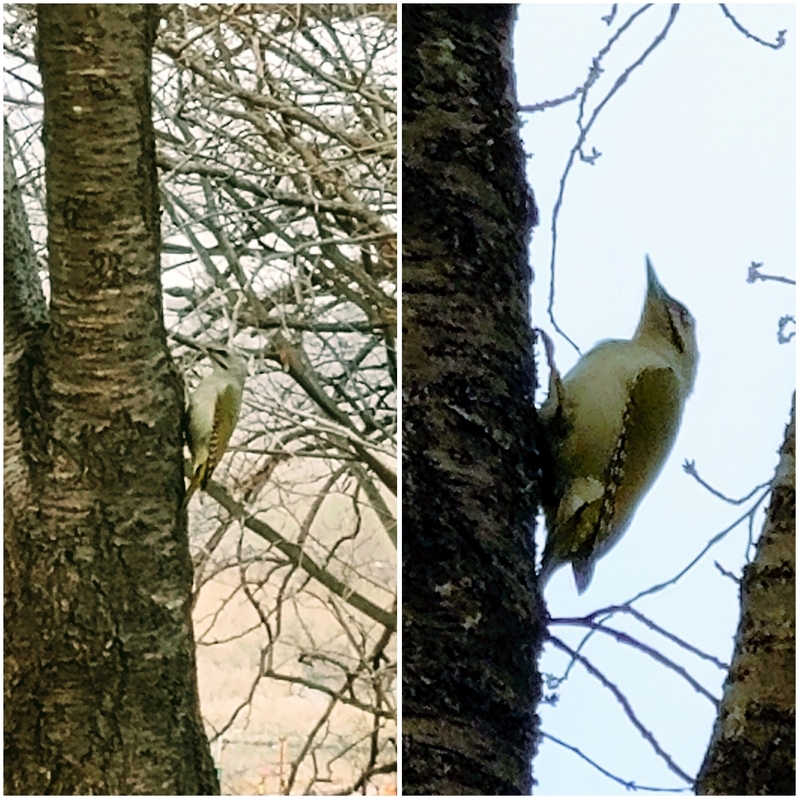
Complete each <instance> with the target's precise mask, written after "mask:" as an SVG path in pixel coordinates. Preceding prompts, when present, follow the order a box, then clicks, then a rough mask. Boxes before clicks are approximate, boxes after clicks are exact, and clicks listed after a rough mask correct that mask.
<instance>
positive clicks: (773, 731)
mask: <svg viewBox="0 0 800 800" xmlns="http://www.w3.org/2000/svg"><path fill="white" fill-rule="evenodd" d="M795 563H796V562H795V408H794V403H793V404H792V416H791V420H790V422H789V425H788V427H787V429H786V437H785V441H784V443H783V447H782V448H781V453H780V462H779V464H778V470H777V473H776V475H775V480H774V483H773V488H772V499H771V501H770V506H769V511H768V512H767V518H766V520H765V522H764V530H763V532H762V534H761V538H760V539H759V541H758V548H757V551H756V557H755V559H754V560H753V563H752V564H750V565H749V566H748V567H747V569H746V570H745V573H744V577H743V578H742V587H741V605H742V613H741V619H740V622H739V630H738V632H737V634H736V648H735V650H734V654H733V662H732V664H731V669H730V673H729V674H728V680H727V682H726V683H725V690H724V693H723V697H722V703H721V705H720V709H719V715H718V717H717V722H716V725H715V726H714V733H713V735H712V737H711V744H710V745H709V749H708V752H707V753H706V757H705V761H704V762H703V766H702V767H701V769H700V775H699V777H698V779H697V793H698V794H713V795H732V794H736V795H794V794H795V793H796V792H795V789H796V785H795V781H796V775H795V704H796V698H795V668H796V665H795V659H796V652H797V647H796V637H795V629H796V612H795V608H796V606H795V602H796V601H795V586H796V579H795V574H796V567H795Z"/></svg>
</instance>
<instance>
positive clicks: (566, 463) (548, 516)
mask: <svg viewBox="0 0 800 800" xmlns="http://www.w3.org/2000/svg"><path fill="white" fill-rule="evenodd" d="M646 265H647V294H646V296H645V301H644V310H643V311H642V316H641V319H640V320H639V326H638V327H637V329H636V333H635V334H634V335H633V338H632V339H629V340H619V339H612V340H608V341H604V342H600V343H599V344H597V345H596V346H595V347H594V348H593V349H592V350H590V351H589V352H588V353H586V354H585V355H584V356H583V357H582V358H581V359H580V360H579V361H578V363H577V364H576V365H575V366H574V367H573V368H572V369H571V370H570V372H569V373H568V374H567V376H566V377H565V378H564V380H563V381H562V380H561V378H560V377H559V375H558V372H557V371H556V370H555V369H554V368H553V365H552V363H551V369H550V393H549V396H548V398H547V400H546V401H545V403H544V405H543V406H542V408H541V411H540V416H541V420H542V422H543V425H544V432H545V443H546V445H547V446H548V447H549V450H550V455H551V456H552V461H551V463H552V465H553V474H552V480H551V482H550V483H549V484H548V485H546V486H545V487H544V492H543V494H544V499H543V508H544V513H545V521H546V524H547V542H546V544H545V548H544V554H543V556H542V566H541V569H540V572H539V585H540V587H541V588H544V585H545V583H546V581H547V580H548V579H549V577H550V576H551V575H552V573H553V572H554V571H555V570H556V569H558V567H560V566H562V565H563V564H566V563H570V564H571V565H572V572H573V574H574V577H575V585H576V587H577V589H578V593H579V594H583V592H584V591H586V588H587V586H588V585H589V582H590V581H591V579H592V573H593V572H594V565H595V563H596V562H597V560H598V559H599V558H600V557H601V556H602V555H604V554H605V553H607V552H608V551H609V550H610V549H611V548H612V547H613V546H614V545H615V544H616V543H617V541H618V540H619V539H620V537H621V536H622V534H623V533H625V530H626V529H627V528H628V526H629V525H630V523H631V520H632V519H633V515H634V513H635V511H636V507H637V506H638V505H639V503H640V502H641V500H642V498H643V497H644V496H645V494H647V491H648V490H649V489H650V487H651V486H652V484H653V482H654V481H655V479H656V477H657V476H658V473H659V472H660V471H661V468H662V467H663V465H664V462H665V461H666V458H667V456H668V455H669V452H670V450H671V449H672V445H673V444H674V442H675V438H676V436H677V434H678V429H679V427H680V424H681V417H682V416H683V409H684V405H685V403H686V399H687V397H688V396H689V394H690V393H691V391H692V387H693V385H694V379H695V373H696V372H697V358H698V354H697V343H696V338H695V322H694V318H693V317H692V315H691V314H690V313H689V311H688V309H687V308H686V306H684V305H683V304H682V303H679V302H678V301H677V300H675V299H674V298H673V297H671V296H670V295H669V294H667V292H666V290H665V289H664V287H663V286H662V285H661V283H660V282H659V280H658V277H657V276H656V273H655V270H654V269H653V265H652V264H651V263H650V258H649V256H648V257H647V258H646ZM548 355H549V356H551V350H550V348H548Z"/></svg>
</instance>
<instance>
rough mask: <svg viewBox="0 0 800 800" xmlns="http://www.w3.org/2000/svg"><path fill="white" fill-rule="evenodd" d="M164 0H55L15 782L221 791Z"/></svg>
mask: <svg viewBox="0 0 800 800" xmlns="http://www.w3.org/2000/svg"><path fill="white" fill-rule="evenodd" d="M157 8H158V7H157V6H142V5H42V6H39V34H38V35H39V40H38V58H39V65H40V68H41V73H42V79H43V90H44V97H45V111H44V144H45V152H46V179H47V216H48V234H49V239H48V245H49V259H50V288H51V302H50V309H49V319H48V321H47V325H46V326H44V327H43V329H40V328H37V327H36V326H35V325H34V324H32V320H33V319H34V318H35V317H36V314H35V313H33V312H32V310H31V308H30V305H31V303H33V304H34V305H36V304H37V303H38V305H39V306H41V300H39V301H37V300H36V299H35V297H34V298H32V297H31V295H30V293H29V292H26V290H25V282H24V279H23V278H21V277H20V271H19V269H17V271H16V272H15V273H14V274H13V275H12V276H9V273H8V262H7V263H6V337H7V338H6V345H7V348H8V347H9V345H10V344H13V348H14V349H13V351H11V352H10V351H9V350H8V349H7V351H6V355H7V362H6V370H7V371H6V397H5V400H6V417H5V424H6V435H7V436H8V435H9V433H10V434H11V443H12V450H11V455H12V459H11V461H10V462H9V455H8V451H7V456H6V486H5V500H6V505H5V512H6V513H5V591H6V599H5V792H6V794H37V795H42V794H112V795H113V794H159V795H163V794H167V795H173V794H210V793H216V792H217V791H218V786H217V781H216V776H215V772H214V766H213V762H212V760H211V757H210V753H209V748H208V742H207V739H206V736H205V733H204V731H203V725H202V721H201V719H200V712H199V705H198V694H197V678H196V670H195V659H194V641H193V632H192V621H191V615H190V614H191V611H190V608H191V606H190V603H191V589H192V566H191V560H190V558H189V547H188V539H187V535H186V529H185V522H184V520H182V519H181V518H180V505H181V498H182V495H183V477H182V475H183V463H182V462H183V459H182V444H181V434H180V419H181V412H182V406H183V392H182V385H181V381H180V378H179V377H178V375H177V373H176V371H175V369H174V366H173V364H172V361H171V358H170V355H169V351H168V349H167V346H166V336H165V330H164V323H163V318H162V301H161V281H160V265H159V249H160V241H159V209H158V183H157V176H156V167H155V146H154V134H153V126H152V119H151V115H150V55H151V49H152V45H153V40H154V37H155V32H156V27H157V22H158V20H157V16H156V14H157ZM18 244H19V242H18ZM23 260H24V259H23ZM28 269H29V270H31V271H32V270H34V264H33V262H32V259H31V260H30V262H29V263H28ZM9 286H11V288H12V289H13V293H12V295H11V297H9V293H8V290H9ZM9 303H10V304H11V305H12V306H14V307H13V309H12V310H13V315H12V316H11V318H9V314H8V307H9ZM9 355H10V356H11V357H10V358H9ZM9 390H10V392H11V396H9Z"/></svg>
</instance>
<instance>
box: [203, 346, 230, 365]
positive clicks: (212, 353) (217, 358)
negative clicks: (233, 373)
mask: <svg viewBox="0 0 800 800" xmlns="http://www.w3.org/2000/svg"><path fill="white" fill-rule="evenodd" d="M207 352H208V357H209V358H210V359H211V360H212V361H213V362H214V363H215V364H219V366H220V367H223V368H227V366H228V354H227V353H226V352H225V351H224V350H217V349H216V348H211V347H209V348H208V350H207Z"/></svg>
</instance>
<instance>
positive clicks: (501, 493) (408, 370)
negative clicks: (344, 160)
mask: <svg viewBox="0 0 800 800" xmlns="http://www.w3.org/2000/svg"><path fill="white" fill-rule="evenodd" d="M403 15H404V22H403V24H404V28H403V92H404V96H403V132H404V143H403V209H404V217H403V243H404V248H405V252H404V261H403V389H404V418H403V426H404V427H403V429H404V452H405V456H404V459H405V461H404V470H403V479H404V486H403V490H404V495H403V735H404V761H403V792H404V794H406V795H414V794H431V795H437V794H455V795H460V794H484V795H492V794H528V793H530V789H531V759H532V757H533V754H534V750H535V736H536V719H537V718H536V716H535V708H536V703H537V701H538V698H539V693H540V685H539V676H538V672H537V670H536V658H537V655H538V650H539V646H540V637H541V632H542V627H541V625H542V622H541V620H542V617H541V613H540V607H539V606H538V603H537V599H536V598H537V597H538V594H537V590H536V581H535V575H534V542H533V523H534V517H535V509H536V505H537V499H538V497H537V495H538V485H537V477H536V471H537V463H538V454H537V450H536V446H535V441H534V437H533V434H532V426H531V422H530V417H531V414H532V408H533V392H534V381H535V377H534V364H533V359H532V334H531V330H530V324H529V310H528V309H529V286H530V281H531V274H530V269H529V267H528V263H527V248H526V245H527V240H528V235H529V230H530V226H531V224H532V222H533V221H534V218H535V207H534V205H533V201H532V198H531V197H530V195H529V194H528V192H527V188H526V183H525V177H524V155H523V152H522V148H521V145H520V142H519V138H518V135H517V127H518V122H517V117H516V97H515V92H514V87H513V78H512V75H513V72H512V65H511V52H510V49H511V45H510V36H511V27H512V20H513V16H514V10H513V7H512V6H508V5H408V6H404V7H403Z"/></svg>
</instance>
